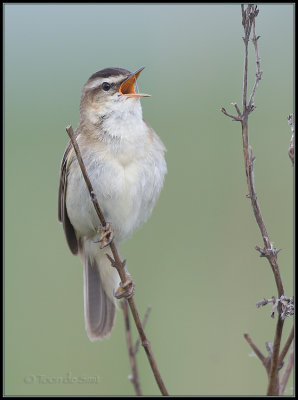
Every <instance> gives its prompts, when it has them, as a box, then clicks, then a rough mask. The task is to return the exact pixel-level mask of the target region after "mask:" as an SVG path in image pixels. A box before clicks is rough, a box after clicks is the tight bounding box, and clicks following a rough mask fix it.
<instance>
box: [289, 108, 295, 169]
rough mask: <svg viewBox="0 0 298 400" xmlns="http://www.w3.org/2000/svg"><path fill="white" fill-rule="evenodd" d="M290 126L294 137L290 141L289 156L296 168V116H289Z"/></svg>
mask: <svg viewBox="0 0 298 400" xmlns="http://www.w3.org/2000/svg"><path fill="white" fill-rule="evenodd" d="M288 124H289V126H290V128H291V131H292V136H291V140H290V146H289V150H288V154H289V157H290V160H291V161H292V165H293V166H294V161H295V127H294V116H293V114H290V115H289V116H288Z"/></svg>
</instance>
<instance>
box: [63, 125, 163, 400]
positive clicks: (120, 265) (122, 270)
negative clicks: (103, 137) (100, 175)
mask: <svg viewBox="0 0 298 400" xmlns="http://www.w3.org/2000/svg"><path fill="white" fill-rule="evenodd" d="M66 132H67V134H68V136H69V137H70V140H71V142H72V145H73V147H74V150H75V152H76V156H77V159H78V162H79V165H80V168H81V171H82V174H83V177H84V180H85V182H86V185H87V188H88V191H89V193H90V198H91V200H92V202H93V205H94V208H95V210H96V213H97V215H98V218H99V220H100V222H101V224H102V226H103V227H105V226H106V220H105V218H104V216H103V214H102V212H101V209H100V207H99V204H98V201H97V199H96V195H95V191H94V190H93V187H92V184H91V182H90V179H89V177H88V174H87V171H86V168H85V165H84V162H83V159H82V156H81V152H80V149H79V146H78V144H77V141H76V138H75V136H74V133H73V129H72V126H71V125H68V126H67V127H66ZM109 246H110V249H111V251H112V254H113V257H114V259H113V258H112V257H110V256H109V257H108V258H109V260H110V261H111V265H112V267H115V268H116V269H117V272H118V274H119V276H120V279H121V282H122V283H123V284H124V283H126V282H127V281H128V280H129V279H131V278H130V275H129V273H128V271H127V269H126V267H125V260H123V261H122V260H121V257H120V254H119V252H118V249H117V247H116V245H115V243H114V241H113V240H112V241H111V243H110V244H109ZM127 301H128V304H129V307H130V310H131V313H132V315H133V318H134V321H135V324H136V327H137V330H138V332H139V335H140V338H141V341H142V345H143V347H144V349H145V352H146V355H147V358H148V360H149V363H150V366H151V369H152V372H153V374H154V377H155V380H156V383H157V384H158V387H159V389H160V391H161V393H162V395H164V396H168V395H169V394H168V391H167V389H166V387H165V385H164V382H163V380H162V377H161V375H160V372H159V370H158V367H157V364H156V361H155V358H154V356H153V353H152V350H151V345H150V342H149V340H148V339H147V336H146V335H145V332H144V329H143V327H142V323H141V320H140V317H139V314H138V311H137V308H136V305H135V302H134V299H133V297H130V298H128V299H127Z"/></svg>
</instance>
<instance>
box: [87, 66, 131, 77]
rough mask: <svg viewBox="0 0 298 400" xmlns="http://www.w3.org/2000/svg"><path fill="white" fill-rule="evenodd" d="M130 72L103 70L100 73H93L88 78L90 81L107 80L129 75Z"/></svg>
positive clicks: (116, 69)
mask: <svg viewBox="0 0 298 400" xmlns="http://www.w3.org/2000/svg"><path fill="white" fill-rule="evenodd" d="M129 74H130V72H129V71H128V70H127V69H123V68H105V69H102V70H101V71H97V72H95V73H94V74H93V75H91V76H90V78H89V80H90V79H95V78H109V77H112V76H119V75H125V76H126V75H129Z"/></svg>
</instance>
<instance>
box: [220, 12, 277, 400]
mask: <svg viewBox="0 0 298 400" xmlns="http://www.w3.org/2000/svg"><path fill="white" fill-rule="evenodd" d="M241 10H242V25H243V29H244V37H243V41H244V46H245V55H244V74H243V97H242V112H241V111H240V110H239V107H238V106H237V104H236V103H233V104H234V106H235V108H236V111H237V115H231V114H229V113H227V111H226V110H225V109H224V108H222V110H221V111H222V112H223V114H225V115H226V116H228V117H230V118H231V119H232V120H234V121H240V122H241V127H242V144H243V155H244V165H245V173H246V180H247V186H248V194H247V197H248V198H249V199H250V201H251V206H252V210H253V213H254V216H255V219H256V222H257V224H258V227H259V229H260V232H261V235H262V239H263V243H264V248H261V247H259V246H255V249H256V250H257V251H259V252H260V256H261V257H266V258H267V260H268V262H269V264H270V266H271V269H272V272H273V275H274V279H275V283H276V287H277V292H278V297H279V298H283V299H285V297H284V288H283V283H282V279H281V275H280V271H279V267H278V263H277V254H278V252H279V251H280V250H279V249H276V248H274V247H273V244H272V242H271V241H270V238H269V235H268V232H267V229H266V226H265V223H264V220H263V217H262V214H261V209H260V206H259V203H258V200H257V194H256V191H255V187H254V171H253V167H254V161H255V157H254V156H253V152H252V148H251V146H250V145H249V136H248V117H249V115H250V113H251V112H252V111H254V109H255V106H254V97H255V92H256V89H257V87H258V84H259V82H260V80H261V78H262V71H261V69H260V56H259V50H258V39H259V38H260V36H256V32H255V19H256V17H257V15H258V13H259V10H258V9H257V6H256V5H254V4H248V6H247V7H246V8H245V7H244V5H243V4H242V5H241ZM251 31H253V34H252V42H253V45H254V49H255V54H256V65H257V68H256V80H255V84H254V86H253V89H252V93H251V95H250V99H249V101H248V103H247V81H248V43H249V40H250V35H251ZM265 301H266V300H265ZM267 302H269V301H267ZM259 303H260V305H263V304H262V303H263V302H259ZM264 304H266V303H265V302H264ZM257 305H258V304H257ZM276 305H277V309H278V313H279V315H278V320H277V325H276V330H275V336H274V342H273V346H272V348H273V350H272V354H271V352H270V353H269V356H268V358H266V357H265V356H264V355H263V354H262V353H261V352H260V350H259V349H258V347H257V346H256V345H255V344H254V342H253V341H252V339H251V338H250V336H249V335H248V334H245V335H244V337H245V339H246V340H247V341H248V343H249V344H250V346H251V347H252V349H253V350H254V352H255V353H256V355H257V356H258V358H259V359H260V360H261V361H262V363H263V365H264V367H265V368H266V371H267V374H268V378H269V383H268V389H267V395H278V394H279V391H280V389H279V375H278V371H279V369H280V363H279V361H280V358H281V357H280V356H279V351H280V342H281V336H282V330H283V325H284V318H282V315H281V304H280V302H278V303H277V304H276ZM272 315H273V316H274V313H272Z"/></svg>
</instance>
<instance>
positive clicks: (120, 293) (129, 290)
mask: <svg viewBox="0 0 298 400" xmlns="http://www.w3.org/2000/svg"><path fill="white" fill-rule="evenodd" d="M134 293H135V286H134V283H133V281H132V279H131V278H130V277H129V278H128V279H127V280H126V281H125V282H124V283H120V285H119V287H118V289H117V290H116V291H114V296H115V297H116V299H121V298H122V297H125V298H126V299H129V298H130V297H132V296H133V295H134Z"/></svg>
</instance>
